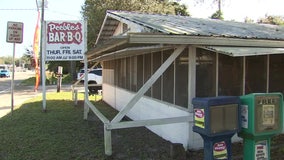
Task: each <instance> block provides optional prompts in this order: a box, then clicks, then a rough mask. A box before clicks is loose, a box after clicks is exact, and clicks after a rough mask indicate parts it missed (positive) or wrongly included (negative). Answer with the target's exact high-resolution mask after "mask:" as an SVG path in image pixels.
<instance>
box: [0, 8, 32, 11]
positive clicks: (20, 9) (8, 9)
mask: <svg viewBox="0 0 284 160" xmlns="http://www.w3.org/2000/svg"><path fill="white" fill-rule="evenodd" d="M27 10H28V11H30V10H37V9H36V8H33V9H32V8H18V9H13V8H0V11H27Z"/></svg>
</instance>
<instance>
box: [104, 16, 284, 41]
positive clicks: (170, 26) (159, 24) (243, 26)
mask: <svg viewBox="0 0 284 160" xmlns="http://www.w3.org/2000/svg"><path fill="white" fill-rule="evenodd" d="M108 13H109V15H110V16H111V15H114V16H116V17H120V18H122V19H125V20H127V21H131V22H133V23H137V24H139V25H142V26H144V27H146V28H150V29H152V30H153V31H158V32H162V33H166V34H176V35H181V34H182V35H189V36H216V37H234V38H248V39H271V40H273V39H275V40H284V27H283V26H276V25H267V24H266V25H264V24H252V23H241V22H234V21H221V20H213V19H200V18H191V17H188V16H176V15H159V14H146V13H138V12H127V11H108Z"/></svg>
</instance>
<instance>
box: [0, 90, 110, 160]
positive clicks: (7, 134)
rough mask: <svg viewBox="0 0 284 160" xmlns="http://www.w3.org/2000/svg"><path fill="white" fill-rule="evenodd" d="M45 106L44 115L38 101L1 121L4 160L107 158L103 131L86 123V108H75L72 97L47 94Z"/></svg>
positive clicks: (21, 107)
mask: <svg viewBox="0 0 284 160" xmlns="http://www.w3.org/2000/svg"><path fill="white" fill-rule="evenodd" d="M82 97H83V96H82V95H80V96H79V99H80V98H82ZM96 98H97V99H99V98H98V97H96ZM91 99H94V96H92V97H91ZM46 105H47V112H46V113H44V112H42V101H41V97H37V98H34V99H32V100H29V101H27V102H26V103H24V104H23V105H21V106H20V107H19V108H18V109H16V110H14V112H13V114H12V115H11V114H8V115H6V116H5V117H2V118H1V119H0V128H1V129H0V135H1V136H0V142H1V143H0V159H1V160H19V159H23V160H24V159H25V160H39V159H40V160H50V159H52V160H57V159H58V160H65V159H66V160H69V159H84V160H85V159H105V158H106V157H105V155H104V140H103V138H102V137H103V136H98V134H99V135H101V134H102V133H98V132H102V130H103V129H102V128H100V129H98V128H97V127H98V125H94V123H101V122H99V121H96V122H94V121H93V122H91V121H85V120H83V106H82V104H81V105H78V106H74V102H73V101H71V93H69V92H61V93H47V103H46ZM100 126H103V125H100Z"/></svg>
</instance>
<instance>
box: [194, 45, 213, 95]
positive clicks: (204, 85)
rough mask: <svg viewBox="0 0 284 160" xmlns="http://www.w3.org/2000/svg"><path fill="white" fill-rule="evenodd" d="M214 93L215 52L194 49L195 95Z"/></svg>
mask: <svg viewBox="0 0 284 160" xmlns="http://www.w3.org/2000/svg"><path fill="white" fill-rule="evenodd" d="M215 95H216V53H214V52H211V51H208V50H204V49H201V48H198V49H197V50H196V97H212V96H215Z"/></svg>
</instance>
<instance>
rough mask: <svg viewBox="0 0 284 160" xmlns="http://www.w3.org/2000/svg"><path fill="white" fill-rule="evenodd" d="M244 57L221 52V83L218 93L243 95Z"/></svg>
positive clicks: (219, 68)
mask: <svg viewBox="0 0 284 160" xmlns="http://www.w3.org/2000/svg"><path fill="white" fill-rule="evenodd" d="M242 62H243V59H242V57H231V56H227V55H224V54H219V67H218V70H219V78H218V79H219V85H218V95H227V96H239V95H242V88H243V87H242V86H243V78H242V77H243V72H242V71H243V65H242Z"/></svg>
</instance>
